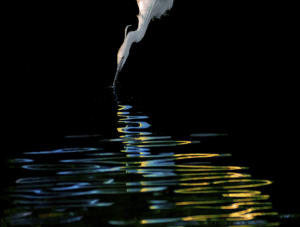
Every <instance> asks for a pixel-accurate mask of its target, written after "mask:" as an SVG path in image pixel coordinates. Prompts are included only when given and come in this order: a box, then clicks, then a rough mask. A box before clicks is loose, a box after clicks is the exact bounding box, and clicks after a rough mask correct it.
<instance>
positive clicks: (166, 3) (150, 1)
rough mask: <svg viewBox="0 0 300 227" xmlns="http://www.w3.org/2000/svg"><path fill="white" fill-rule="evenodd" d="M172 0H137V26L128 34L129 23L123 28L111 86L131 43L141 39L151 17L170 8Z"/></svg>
mask: <svg viewBox="0 0 300 227" xmlns="http://www.w3.org/2000/svg"><path fill="white" fill-rule="evenodd" d="M173 1H174V0H137V4H138V7H139V15H138V16H137V17H138V20H139V24H138V28H137V30H136V31H131V32H129V33H128V34H127V29H128V27H129V26H130V25H128V26H126V28H125V38H124V41H123V44H122V45H121V47H120V49H119V51H118V56H117V64H118V65H117V71H116V75H115V79H114V82H113V87H115V84H116V81H117V78H118V74H119V72H120V71H121V69H122V68H123V66H124V64H125V62H126V60H127V58H128V55H129V51H130V47H131V45H132V44H133V43H138V42H140V41H141V40H142V39H143V37H144V35H145V33H146V30H147V28H148V25H149V23H150V21H151V19H152V18H160V17H161V16H162V15H163V14H164V13H165V12H166V11H168V10H169V9H171V8H172V6H173Z"/></svg>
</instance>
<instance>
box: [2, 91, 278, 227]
mask: <svg viewBox="0 0 300 227" xmlns="http://www.w3.org/2000/svg"><path fill="white" fill-rule="evenodd" d="M112 113H113V114H114V117H115V119H116V121H115V123H114V124H113V125H112V130H113V131H114V133H113V136H109V137H108V136H107V135H110V134H109V133H108V134H107V135H106V134H74V135H65V137H64V142H63V144H60V145H58V146H57V147H54V148H53V147H52V148H49V149H43V150H32V151H20V153H18V154H16V155H12V156H11V157H10V158H9V160H7V162H8V163H9V164H8V166H9V168H8V169H7V171H8V172H7V173H8V174H13V175H12V178H13V179H14V182H15V183H12V184H10V185H9V186H8V187H6V188H5V189H4V192H3V193H2V195H3V196H2V197H1V200H2V201H3V204H4V209H3V214H2V218H1V223H2V226H26V225H27V226H41V225H42V226H43V225H54V226H59V225H64V226H124V225H125V226H142V225H149V226H198V225H203V226H211V225H216V226H277V225H279V223H280V222H279V220H280V218H279V215H278V212H277V211H276V210H274V209H273V207H272V201H271V199H270V196H269V194H268V193H267V191H266V189H267V188H270V187H272V182H271V181H270V180H268V179H263V178H262V179H261V178H255V177H253V176H252V175H251V169H249V168H248V167H247V166H243V165H239V163H236V161H233V159H232V154H231V153H230V152H229V151H230V149H229V147H228V143H226V141H227V140H228V138H229V137H230V134H228V133H226V132H225V133H224V132H222V133H220V132H214V133H211V132H200V133H199V132H191V133H190V134H189V135H183V136H178V134H180V133H178V132H176V133H175V132H174V135H172V134H168V135H165V134H162V133H161V132H159V131H153V129H152V127H151V125H152V124H155V122H151V118H149V116H147V114H145V113H143V112H142V110H141V109H139V108H138V107H136V106H134V102H133V101H132V100H129V99H125V100H122V99H121V98H120V94H117V93H116V92H115V98H114V107H113V110H112ZM216 144H218V146H215V145H216Z"/></svg>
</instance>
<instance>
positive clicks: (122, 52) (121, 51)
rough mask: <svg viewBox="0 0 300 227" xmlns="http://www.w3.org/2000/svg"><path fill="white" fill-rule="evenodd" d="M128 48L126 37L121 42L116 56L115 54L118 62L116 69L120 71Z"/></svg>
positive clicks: (126, 56) (127, 53)
mask: <svg viewBox="0 0 300 227" xmlns="http://www.w3.org/2000/svg"><path fill="white" fill-rule="evenodd" d="M129 50H130V46H128V42H126V38H125V40H124V43H123V44H122V46H121V47H120V49H119V51H118V56H117V64H118V68H117V71H121V69H122V68H123V66H124V64H125V62H126V60H127V58H128V55H129Z"/></svg>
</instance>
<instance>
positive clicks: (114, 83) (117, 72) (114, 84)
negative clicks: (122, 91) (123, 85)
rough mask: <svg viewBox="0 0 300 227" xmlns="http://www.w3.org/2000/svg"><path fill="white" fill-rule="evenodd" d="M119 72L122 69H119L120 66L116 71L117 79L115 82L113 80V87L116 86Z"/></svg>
mask: <svg viewBox="0 0 300 227" xmlns="http://www.w3.org/2000/svg"><path fill="white" fill-rule="evenodd" d="M119 72H120V70H119V67H118V68H117V71H116V74H115V79H114V82H113V85H112V86H113V87H115V86H116V82H117V79H118V75H119Z"/></svg>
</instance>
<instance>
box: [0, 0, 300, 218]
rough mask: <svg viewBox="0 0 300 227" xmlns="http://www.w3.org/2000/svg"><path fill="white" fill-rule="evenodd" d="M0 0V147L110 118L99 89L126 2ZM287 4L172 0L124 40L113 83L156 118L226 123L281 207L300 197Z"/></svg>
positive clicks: (88, 128) (211, 127) (110, 72)
mask: <svg viewBox="0 0 300 227" xmlns="http://www.w3.org/2000/svg"><path fill="white" fill-rule="evenodd" d="M3 9H4V11H5V12H4V21H3V22H4V23H3V24H4V25H3V27H2V36H3V37H4V40H5V41H3V42H2V49H3V50H4V51H3V52H2V53H3V55H4V60H3V67H2V69H3V70H2V83H1V84H2V86H3V89H2V91H3V96H2V98H3V110H2V112H4V117H3V118H2V123H3V125H4V127H3V132H4V133H5V134H6V136H7V139H6V137H5V142H7V143H8V144H9V149H6V150H5V151H4V152H3V157H4V156H5V155H6V153H5V152H14V151H15V150H17V149H20V148H22V149H26V148H27V147H28V149H31V148H32V147H36V146H38V145H41V144H47V143H48V144H52V143H55V141H59V140H60V139H61V138H63V135H66V134H74V133H75V134H76V133H89V132H93V133H94V132H98V131H101V130H102V131H105V130H107V128H110V127H111V122H112V120H113V117H112V116H111V115H110V111H111V110H107V108H109V105H108V103H109V101H108V100H107V99H108V98H107V96H106V95H105V94H107V92H108V91H109V89H110V88H109V86H110V85H111V84H112V80H113V76H114V73H115V69H116V54H117V51H118V48H119V47H120V45H121V43H122V41H123V37H124V28H125V26H126V25H128V24H133V25H134V26H133V28H132V29H135V28H136V24H137V18H136V15H137V14H138V8H137V5H136V2H135V1H134V0H131V1H130V0H128V1H125V0H118V1H117V0H114V1H101V2H97V3H82V2H81V3H74V2H72V3H68V4H67V3H22V4H20V3H15V5H10V6H6V7H4V8H3ZM293 9H294V7H293V6H287V5H285V6H283V5H280V4H279V3H276V2H270V3H267V2H265V3H264V4H262V3H250V2H246V3H245V2H237V1H232V2H223V1H222V2H217V1H209V2H203V1H183V0H181V1H178V0H177V1H176V0H175V3H174V7H173V9H172V10H171V11H170V12H169V13H168V16H165V17H163V18H161V19H160V20H154V21H153V22H151V24H150V26H149V28H148V31H147V33H146V36H145V38H144V39H143V40H142V41H141V42H140V43H138V44H135V45H134V46H133V47H132V49H131V54H130V56H129V58H128V61H127V62H126V65H125V67H124V70H123V71H122V72H121V74H120V77H119V86H120V87H122V90H123V91H124V90H125V91H126V93H128V92H129V93H132V96H134V97H135V99H136V102H137V103H139V105H140V106H142V107H143V111H144V112H146V113H148V114H149V115H151V117H152V119H153V121H154V122H155V121H156V124H157V125H163V127H162V128H165V129H166V128H167V129H168V130H170V131H172V129H176V130H177V131H182V132H183V133H185V132H189V131H191V133H193V132H226V133H228V134H229V135H230V136H231V137H230V138H231V141H232V145H231V146H232V151H230V152H233V153H234V155H235V157H237V159H239V160H241V161H243V162H245V164H246V165H252V166H253V171H254V172H255V173H256V174H257V175H259V176H263V178H267V179H271V180H274V181H275V185H276V182H277V184H278V186H277V188H276V187H275V188H274V190H275V192H274V194H275V202H276V199H277V200H280V201H279V202H278V204H280V206H279V205H278V207H281V206H282V207H285V208H287V207H289V208H288V209H290V211H291V212H293V211H294V210H296V209H297V208H296V204H297V201H298V202H299V197H295V194H297V193H298V190H299V188H297V186H296V183H295V180H296V179H297V176H298V172H299V171H298V170H299V169H298V166H297V163H298V158H297V154H298V152H299V146H298V140H299V139H298V137H299V132H297V131H298V124H297V119H298V117H297V111H296V110H297V108H296V107H297V104H298V102H297V83H296V82H295V79H293V78H292V77H293V76H296V75H297V74H296V73H295V72H294V71H293V70H292V68H293V65H294V63H295V62H296V61H295V60H293V59H295V58H294V57H293V56H294V54H295V53H294V52H295V50H294V48H295V47H294V44H293V41H294V39H295V34H296V30H295V27H294V23H295V21H296V14H295V13H294V10H293ZM107 113H108V114H107ZM95 119H96V120H95ZM103 119H104V120H103ZM95 122H96V123H95ZM276 195H277V197H276ZM282 195H285V197H284V199H283V196H282ZM279 197H281V199H280V198H279ZM291 201H294V203H293V204H295V205H292V206H291V204H290V203H291Z"/></svg>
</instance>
